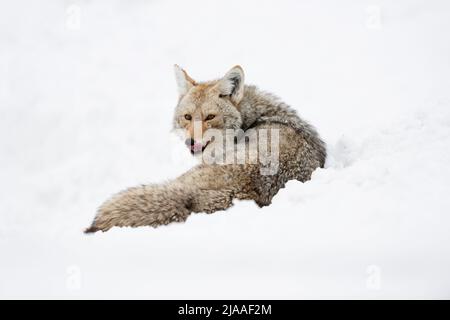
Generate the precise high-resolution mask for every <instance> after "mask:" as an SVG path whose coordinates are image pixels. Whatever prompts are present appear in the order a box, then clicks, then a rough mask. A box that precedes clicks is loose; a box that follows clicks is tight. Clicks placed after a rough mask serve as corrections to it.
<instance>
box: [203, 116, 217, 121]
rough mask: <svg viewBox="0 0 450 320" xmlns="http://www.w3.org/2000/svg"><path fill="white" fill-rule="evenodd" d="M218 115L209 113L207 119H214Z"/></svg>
mask: <svg viewBox="0 0 450 320" xmlns="http://www.w3.org/2000/svg"><path fill="white" fill-rule="evenodd" d="M215 117H216V116H215V115H214V114H208V116H207V117H206V119H205V120H206V121H208V120H212V119H214V118H215Z"/></svg>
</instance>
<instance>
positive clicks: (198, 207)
mask: <svg viewBox="0 0 450 320" xmlns="http://www.w3.org/2000/svg"><path fill="white" fill-rule="evenodd" d="M191 205H192V207H191V209H192V211H193V212H206V213H213V212H216V211H219V210H225V209H228V208H229V207H231V206H232V205H233V194H232V192H231V191H228V190H200V191H198V192H197V193H196V194H195V196H194V197H192V202H191Z"/></svg>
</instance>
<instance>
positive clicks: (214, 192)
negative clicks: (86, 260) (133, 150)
mask: <svg viewBox="0 0 450 320" xmlns="http://www.w3.org/2000/svg"><path fill="white" fill-rule="evenodd" d="M207 170H208V172H205V171H207ZM210 170H211V168H205V167H203V168H202V167H197V168H195V169H194V170H192V171H190V172H188V173H186V174H185V175H183V176H182V177H180V178H178V179H176V180H174V181H172V182H169V183H166V184H161V185H141V186H138V187H133V188H129V189H127V190H124V191H122V192H120V193H118V194H116V195H114V196H113V197H112V198H110V199H109V200H107V201H106V202H105V203H104V204H103V205H102V206H101V207H100V208H99V209H98V212H97V215H96V217H95V219H94V221H93V223H92V225H91V226H90V227H89V228H87V229H86V230H85V231H84V232H85V233H93V232H97V231H100V230H101V231H107V230H109V229H110V228H112V227H114V226H118V227H125V226H128V227H138V226H152V227H157V226H160V225H166V224H169V223H171V222H181V221H185V220H186V219H187V217H188V216H189V215H190V214H191V213H192V212H206V213H212V212H215V211H218V210H225V209H227V208H228V207H230V206H231V205H232V200H233V197H234V192H233V191H232V190H230V189H226V188H225V189H224V188H222V186H221V187H220V188H214V187H213V186H211V185H210V184H208V185H205V179H201V177H202V176H204V175H205V174H208V175H210V174H211V172H209V171H210ZM220 170H223V169H220ZM214 171H216V170H214ZM192 180H193V181H195V182H196V183H192ZM219 180H220V179H219Z"/></svg>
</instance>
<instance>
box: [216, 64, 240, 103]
mask: <svg viewBox="0 0 450 320" xmlns="http://www.w3.org/2000/svg"><path fill="white" fill-rule="evenodd" d="M217 87H218V89H219V92H220V94H221V95H222V96H229V97H230V99H231V101H233V102H234V103H236V104H238V103H239V102H241V99H242V97H243V96H244V70H242V68H241V67H240V66H235V67H233V68H231V70H230V71H228V72H227V74H226V75H225V76H224V77H223V78H222V79H220V80H219V82H218V83H217Z"/></svg>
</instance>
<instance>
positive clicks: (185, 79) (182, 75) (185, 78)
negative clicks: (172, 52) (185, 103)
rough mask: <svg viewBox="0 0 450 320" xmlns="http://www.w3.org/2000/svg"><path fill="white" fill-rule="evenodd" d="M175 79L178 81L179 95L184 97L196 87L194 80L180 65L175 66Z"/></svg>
mask: <svg viewBox="0 0 450 320" xmlns="http://www.w3.org/2000/svg"><path fill="white" fill-rule="evenodd" d="M174 71H175V79H176V80H177V86H178V94H179V95H180V97H181V96H184V95H185V94H186V93H187V92H188V91H189V90H190V89H191V88H192V87H193V86H195V85H196V83H195V81H194V79H192V78H191V77H189V75H188V74H187V72H186V71H184V70H183V69H181V68H180V67H179V66H178V65H174Z"/></svg>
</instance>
